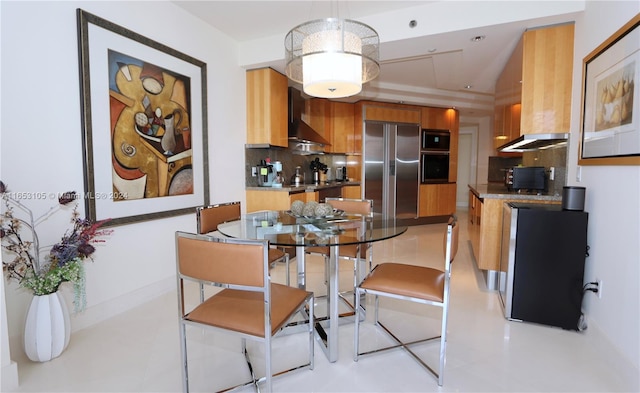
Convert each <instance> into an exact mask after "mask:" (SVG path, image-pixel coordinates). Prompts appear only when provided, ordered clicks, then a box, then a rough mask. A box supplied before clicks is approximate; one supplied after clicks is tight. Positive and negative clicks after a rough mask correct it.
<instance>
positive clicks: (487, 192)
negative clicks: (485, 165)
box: [469, 183, 562, 202]
mask: <svg viewBox="0 0 640 393" xmlns="http://www.w3.org/2000/svg"><path fill="white" fill-rule="evenodd" d="M469 189H470V190H471V192H473V193H474V194H475V195H476V196H477V197H478V198H482V199H484V198H489V199H523V200H536V201H558V202H560V201H562V195H560V194H556V193H552V194H548V193H547V194H537V193H529V192H518V191H509V190H508V189H507V187H506V186H505V185H504V184H502V183H486V184H469Z"/></svg>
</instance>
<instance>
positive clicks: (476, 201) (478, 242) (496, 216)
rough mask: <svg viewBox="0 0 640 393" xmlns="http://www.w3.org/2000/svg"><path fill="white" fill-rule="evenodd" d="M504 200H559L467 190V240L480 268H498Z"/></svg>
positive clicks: (496, 269) (493, 269)
mask: <svg viewBox="0 0 640 393" xmlns="http://www.w3.org/2000/svg"><path fill="white" fill-rule="evenodd" d="M505 202H518V203H537V204H541V203H543V204H546V203H551V204H559V203H560V202H559V201H541V200H535V199H532V200H528V199H505V198H482V199H481V198H479V197H478V196H477V195H475V194H474V193H473V192H472V191H469V203H470V204H469V225H468V231H469V240H471V247H472V249H473V254H474V256H475V259H476V262H477V264H478V269H481V270H492V271H498V270H500V246H501V241H502V216H503V208H502V207H503V205H504V203H505Z"/></svg>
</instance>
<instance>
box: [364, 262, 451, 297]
mask: <svg viewBox="0 0 640 393" xmlns="http://www.w3.org/2000/svg"><path fill="white" fill-rule="evenodd" d="M444 277H445V276H444V272H443V271H440V270H438V269H432V268H429V267H424V266H414V265H406V264H402V263H382V264H380V265H378V266H376V268H375V269H373V271H372V272H371V273H370V274H369V275H368V276H367V278H365V279H364V281H363V282H362V284H360V287H361V288H364V289H370V290H374V291H380V292H387V293H393V294H396V295H402V296H410V297H415V298H418V299H424V300H430V301H435V302H442V301H443V296H444Z"/></svg>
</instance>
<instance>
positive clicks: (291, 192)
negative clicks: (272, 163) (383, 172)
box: [245, 181, 360, 212]
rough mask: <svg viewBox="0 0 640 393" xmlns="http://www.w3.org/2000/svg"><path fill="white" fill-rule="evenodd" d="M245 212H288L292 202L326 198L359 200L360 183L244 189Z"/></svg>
mask: <svg viewBox="0 0 640 393" xmlns="http://www.w3.org/2000/svg"><path fill="white" fill-rule="evenodd" d="M245 191H246V195H247V212H254V211H259V210H288V209H289V208H290V207H291V203H292V202H293V201H302V202H309V201H322V200H324V198H326V197H342V198H360V182H358V181H346V182H336V181H333V182H329V183H320V184H303V185H300V186H294V185H288V186H287V185H285V186H283V187H250V186H248V187H246V188H245Z"/></svg>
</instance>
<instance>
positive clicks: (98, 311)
mask: <svg viewBox="0 0 640 393" xmlns="http://www.w3.org/2000/svg"><path fill="white" fill-rule="evenodd" d="M175 290H176V279H175V277H169V278H166V279H164V280H161V281H158V282H155V283H153V284H151V285H147V286H146V287H143V288H140V289H138V290H135V291H133V292H129V293H127V294H125V295H122V296H120V297H117V298H115V299H111V300H108V301H106V302H103V303H100V304H97V305H95V306H91V307H89V308H87V309H86V310H85V311H84V312H83V313H81V314H78V315H72V316H71V331H72V332H75V331H78V330H81V329H84V328H87V327H89V326H92V325H95V324H97V323H99V322H102V321H104V320H106V319H109V318H111V317H113V316H116V315H118V314H121V313H123V312H125V311H129V310H131V309H133V308H135V307H138V306H139V305H142V304H144V303H146V302H148V301H150V300H153V299H155V298H157V297H158V296H161V295H163V294H165V293H167V292H169V291H175Z"/></svg>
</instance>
